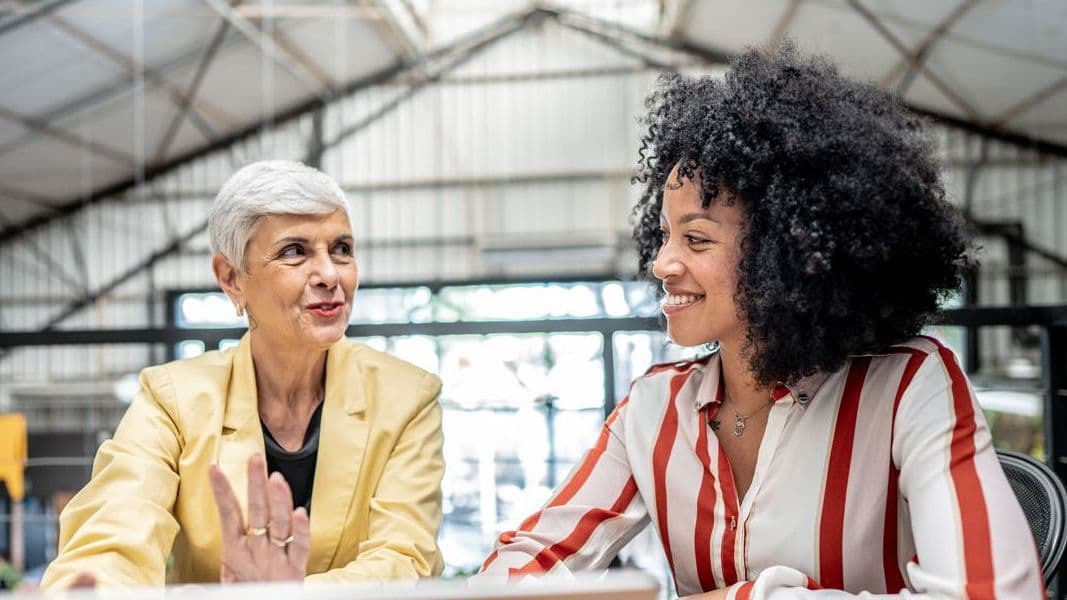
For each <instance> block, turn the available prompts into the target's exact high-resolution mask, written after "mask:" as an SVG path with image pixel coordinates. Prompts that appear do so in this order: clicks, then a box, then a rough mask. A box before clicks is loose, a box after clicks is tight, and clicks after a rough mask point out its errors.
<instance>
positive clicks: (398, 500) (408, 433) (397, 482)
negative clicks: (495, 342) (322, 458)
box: [305, 373, 445, 583]
mask: <svg viewBox="0 0 1067 600" xmlns="http://www.w3.org/2000/svg"><path fill="white" fill-rule="evenodd" d="M440 391H441V380H440V379H438V378H437V377H436V376H435V375H431V374H429V373H426V374H425V375H424V376H423V378H422V381H421V382H420V384H419V387H418V391H417V396H418V402H417V406H419V409H418V410H417V411H416V413H415V414H414V415H413V416H412V418H411V419H410V420H409V421H408V423H407V425H406V426H405V427H404V429H403V431H402V432H401V434H400V436H399V437H398V439H397V442H396V446H395V447H394V448H393V451H392V453H391V454H390V455H389V459H388V461H387V462H386V465H385V469H384V471H383V472H382V475H381V479H380V480H379V483H378V488H377V490H376V491H375V492H374V495H373V497H372V498H371V499H370V516H369V517H368V526H367V538H366V540H364V541H363V542H362V543H361V544H360V549H359V555H358V556H357V557H356V559H355V560H353V561H352V562H350V563H348V564H347V565H345V566H343V567H339V568H336V569H331V570H329V571H326V572H325V573H318V574H315V575H310V576H308V577H307V578H306V579H305V581H307V582H308V583H319V582H343V581H389V580H395V579H416V578H419V577H430V576H433V575H439V574H440V573H441V570H442V569H443V568H444V562H443V561H442V559H441V554H440V551H439V550H438V548H437V531H438V528H439V527H440V525H441V479H442V477H443V476H444V472H445V463H444V456H443V454H442V445H443V443H444V437H443V435H442V433H441V405H440V404H439V403H438V401H437V396H438V394H439V393H440Z"/></svg>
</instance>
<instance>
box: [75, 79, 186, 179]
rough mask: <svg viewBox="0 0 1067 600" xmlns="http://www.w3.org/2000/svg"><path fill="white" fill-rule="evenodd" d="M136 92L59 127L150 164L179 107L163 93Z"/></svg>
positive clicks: (130, 90) (110, 101)
mask: <svg viewBox="0 0 1067 600" xmlns="http://www.w3.org/2000/svg"><path fill="white" fill-rule="evenodd" d="M136 92H137V90H135V89H133V88H131V89H129V90H128V91H127V92H126V93H124V94H121V95H119V96H116V97H114V98H112V99H111V100H109V101H108V102H106V103H104V104H101V105H99V106H97V107H94V108H93V109H92V110H90V111H86V112H84V113H82V114H79V115H77V116H75V117H69V118H66V119H63V120H61V121H59V122H57V123H56V126H58V127H60V128H62V129H63V130H64V131H68V132H71V133H73V134H74V135H77V136H78V137H80V138H82V139H85V140H92V141H102V142H105V143H106V144H107V145H108V146H110V147H113V148H123V149H125V150H126V152H127V153H129V154H130V155H132V156H134V157H135V158H138V157H147V159H148V161H149V162H150V161H151V159H152V157H153V156H155V154H154V153H155V150H156V147H157V146H158V145H159V142H160V140H161V139H162V137H163V134H164V132H165V131H166V129H167V127H168V125H169V124H170V121H171V119H172V118H173V117H174V115H175V114H176V113H177V107H176V106H175V105H174V103H173V102H171V100H170V96H169V95H168V94H166V93H165V92H163V91H161V90H159V89H154V90H148V91H146V92H145V93H144V94H140V93H136Z"/></svg>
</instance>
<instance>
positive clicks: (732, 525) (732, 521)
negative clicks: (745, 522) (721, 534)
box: [730, 516, 737, 531]
mask: <svg viewBox="0 0 1067 600" xmlns="http://www.w3.org/2000/svg"><path fill="white" fill-rule="evenodd" d="M735 529H737V517H734V516H731V517H730V531H733V530H735Z"/></svg>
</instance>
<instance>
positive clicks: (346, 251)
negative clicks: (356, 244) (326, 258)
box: [333, 242, 352, 256]
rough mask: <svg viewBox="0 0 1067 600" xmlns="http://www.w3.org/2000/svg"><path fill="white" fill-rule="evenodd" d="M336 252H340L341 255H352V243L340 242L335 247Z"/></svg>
mask: <svg viewBox="0 0 1067 600" xmlns="http://www.w3.org/2000/svg"><path fill="white" fill-rule="evenodd" d="M333 252H334V254H340V255H341V256H352V244H349V243H348V242H339V243H337V244H336V245H334V247H333Z"/></svg>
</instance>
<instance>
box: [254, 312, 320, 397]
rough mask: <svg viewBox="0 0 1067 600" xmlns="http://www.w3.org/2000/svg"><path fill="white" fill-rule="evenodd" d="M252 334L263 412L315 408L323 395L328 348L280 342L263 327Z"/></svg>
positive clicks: (257, 385) (257, 387)
mask: <svg viewBox="0 0 1067 600" xmlns="http://www.w3.org/2000/svg"><path fill="white" fill-rule="evenodd" d="M250 336H251V339H250V342H251V346H252V362H253V364H255V371H256V393H257V395H258V396H259V398H258V402H259V412H260V415H261V416H269V415H272V414H278V413H286V414H292V413H296V414H310V413H311V412H313V411H314V410H315V408H316V407H317V406H318V404H319V402H320V401H321V400H322V399H323V396H324V393H323V390H324V388H325V384H326V350H319V349H316V350H313V351H308V349H307V348H299V347H293V346H291V345H288V344H284V343H277V342H275V341H273V340H271V339H269V338H268V337H267V335H266V334H264V333H263V332H262V331H253V332H252V333H251V334H250Z"/></svg>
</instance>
